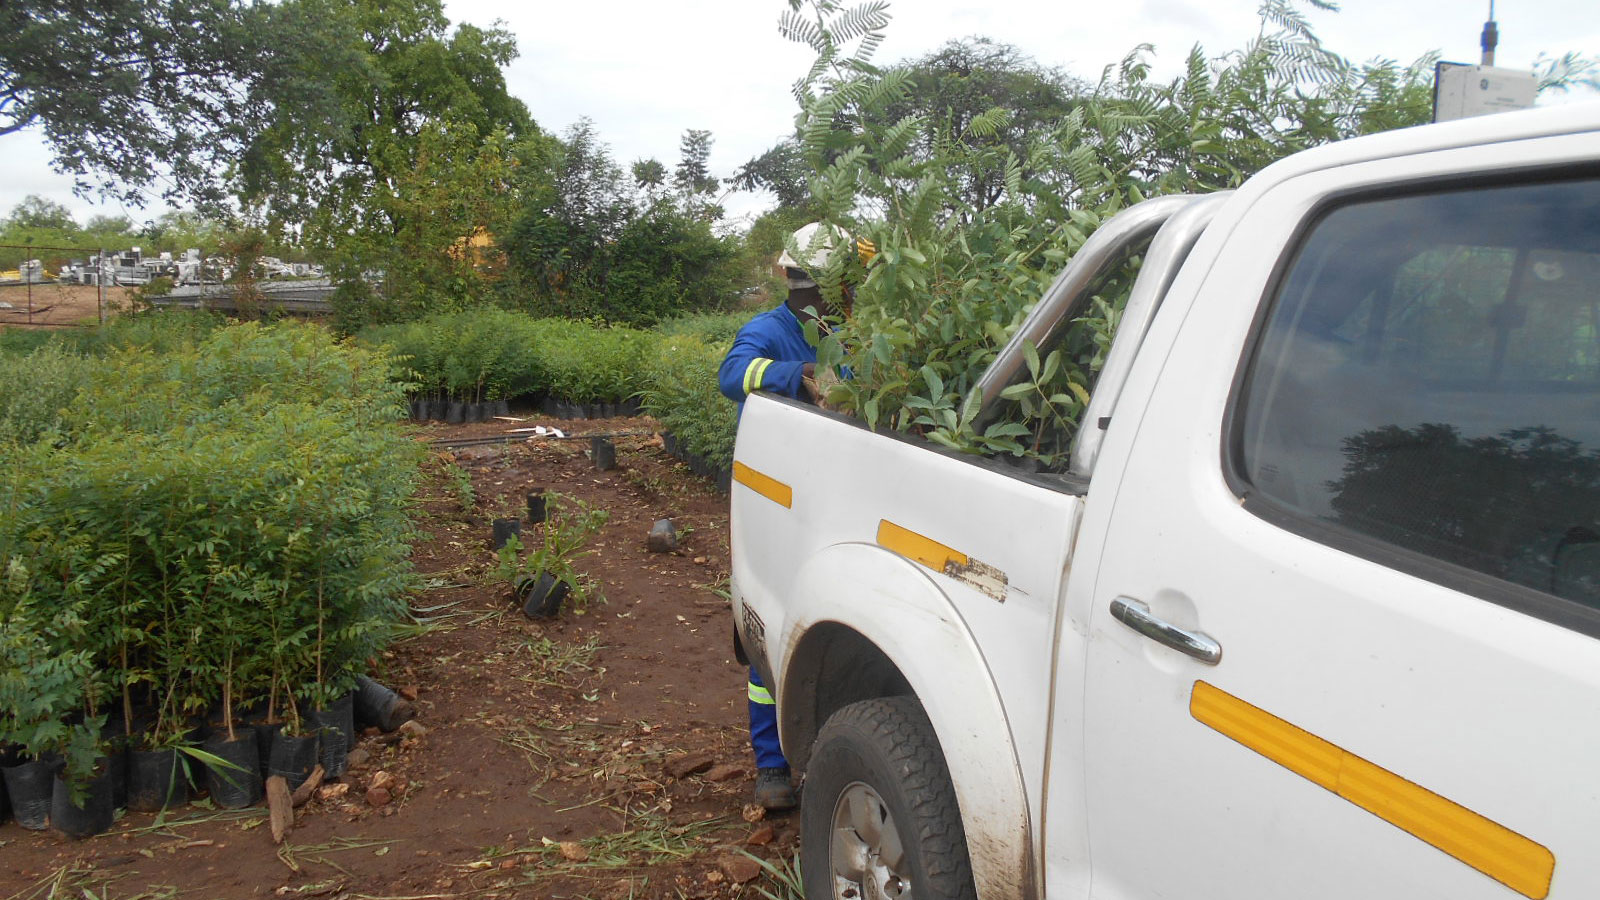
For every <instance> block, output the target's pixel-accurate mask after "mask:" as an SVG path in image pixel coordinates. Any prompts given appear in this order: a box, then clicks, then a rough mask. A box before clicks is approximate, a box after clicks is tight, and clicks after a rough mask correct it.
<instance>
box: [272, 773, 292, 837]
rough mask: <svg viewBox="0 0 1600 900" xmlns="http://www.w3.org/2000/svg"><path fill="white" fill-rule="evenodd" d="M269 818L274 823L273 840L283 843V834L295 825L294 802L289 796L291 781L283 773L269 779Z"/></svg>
mask: <svg viewBox="0 0 1600 900" xmlns="http://www.w3.org/2000/svg"><path fill="white" fill-rule="evenodd" d="M267 819H268V821H269V822H270V823H271V825H272V842H273V843H274V844H281V843H283V836H284V835H285V834H287V833H288V832H289V828H290V826H292V825H294V803H293V801H292V799H291V798H290V797H289V781H288V779H286V778H284V777H283V776H282V775H273V776H271V777H269V778H268V779H267Z"/></svg>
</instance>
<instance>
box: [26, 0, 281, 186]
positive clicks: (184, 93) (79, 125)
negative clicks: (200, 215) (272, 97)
mask: <svg viewBox="0 0 1600 900" xmlns="http://www.w3.org/2000/svg"><path fill="white" fill-rule="evenodd" d="M281 13H282V10H280V9H279V8H277V7H274V6H270V5H266V4H258V3H253V2H251V3H246V2H237V0H162V2H152V0H5V2H3V3H0V34H3V35H4V36H5V37H4V39H3V40H0V136H4V135H8V134H12V133H14V132H17V131H20V130H22V129H24V128H28V127H30V126H37V127H38V128H40V129H41V130H42V132H43V134H44V137H45V140H46V141H48V142H49V144H50V147H51V149H52V151H53V152H54V154H55V160H54V165H55V167H56V168H57V169H58V170H59V171H62V172H65V173H69V174H72V175H74V176H76V177H77V183H78V189H79V191H80V192H90V191H95V190H98V191H101V192H104V193H107V194H111V195H114V196H116V197H117V198H119V199H121V200H122V201H123V202H125V203H132V204H135V205H137V204H141V203H143V202H144V201H145V200H146V199H147V197H148V196H149V195H150V194H152V193H154V194H159V195H160V196H163V197H167V198H171V199H196V200H202V201H216V200H218V199H220V198H221V196H222V189H221V182H220V180H219V178H218V176H219V175H220V174H221V173H222V172H223V171H224V170H225V169H226V167H227V165H228V163H229V162H230V161H231V160H232V159H233V158H234V157H235V156H236V155H237V153H238V151H239V149H240V147H241V146H242V137H243V134H244V133H245V132H246V131H247V130H248V124H249V123H250V121H252V119H253V112H254V110H253V108H252V106H251V103H250V95H251V93H252V91H254V90H256V89H257V87H258V86H259V84H260V80H261V78H262V76H263V73H264V59H265V56H266V54H267V53H268V49H269V46H270V44H269V42H275V41H293V40H295V39H297V38H298V37H300V35H298V34H295V33H290V32H288V31H286V29H285V27H284V26H283V25H282V24H281V22H280V20H282V19H284V18H286V17H283V16H282V15H281Z"/></svg>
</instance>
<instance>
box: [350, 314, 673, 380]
mask: <svg viewBox="0 0 1600 900" xmlns="http://www.w3.org/2000/svg"><path fill="white" fill-rule="evenodd" d="M361 340H362V342H363V343H367V344H370V345H374V346H376V345H386V346H388V347H389V348H390V350H391V352H392V354H393V356H394V357H395V359H396V360H397V361H398V364H399V365H400V366H401V367H402V369H401V373H400V376H401V377H402V378H403V379H404V380H406V381H408V382H409V383H410V385H411V387H412V390H413V391H414V392H416V393H421V394H424V395H426V396H430V397H437V398H442V397H450V398H453V399H457V400H462V401H469V402H478V401H481V400H496V399H503V398H509V397H516V396H521V395H526V394H531V393H538V392H543V393H546V394H549V395H551V396H554V397H559V398H563V399H567V400H573V401H576V402H580V403H588V402H591V401H598V402H616V401H620V400H625V399H627V398H628V397H631V396H633V395H634V394H636V393H638V392H639V390H640V389H641V388H642V387H643V377H644V376H643V371H642V370H643V366H644V360H645V358H646V356H647V355H648V352H649V345H650V344H651V342H652V341H653V340H654V337H653V336H652V335H651V334H650V333H648V332H642V331H636V330H634V329H631V328H622V327H609V328H608V327H604V326H597V325H593V324H590V323H587V322H575V321H571V320H568V319H531V318H529V317H527V316H524V315H521V314H518V313H512V312H506V311H504V310H500V309H495V308H493V307H485V308H480V309H474V310H470V311H467V312H462V313H453V314H448V315H442V316H433V317H430V318H427V319H423V320H421V321H418V322H411V323H408V324H405V325H390V326H383V327H380V328H372V329H368V330H367V331H364V332H362V334H361Z"/></svg>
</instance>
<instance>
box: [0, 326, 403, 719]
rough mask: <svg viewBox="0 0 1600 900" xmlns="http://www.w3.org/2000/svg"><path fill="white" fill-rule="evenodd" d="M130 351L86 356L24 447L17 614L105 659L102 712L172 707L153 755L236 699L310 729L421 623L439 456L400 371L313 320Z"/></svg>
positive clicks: (7, 565) (8, 564)
mask: <svg viewBox="0 0 1600 900" xmlns="http://www.w3.org/2000/svg"><path fill="white" fill-rule="evenodd" d="M159 318H161V319H162V320H166V319H167V318H168V317H166V316H162V317H159ZM173 321H179V320H178V319H176V318H174V320H173ZM138 327H139V328H149V327H150V326H148V325H141V326H138ZM174 330H178V329H174ZM144 336H145V337H149V335H148V334H146V335H144ZM123 337H124V338H127V337H129V335H127V334H124V335H123ZM113 343H115V342H113V341H106V342H105V343H103V344H100V345H99V347H98V349H100V350H101V351H102V352H104V354H105V355H104V356H103V357H102V358H96V357H84V358H80V359H79V360H78V362H80V363H82V364H84V365H85V366H86V367H87V368H88V371H90V372H92V373H93V377H84V376H82V375H81V372H80V371H79V370H74V369H72V368H71V367H70V366H68V368H67V370H68V375H67V376H63V377H62V378H61V379H60V380H61V381H62V382H73V381H74V380H75V381H76V388H75V392H74V393H72V395H71V397H70V398H69V399H68V400H67V402H66V403H65V404H63V405H62V407H61V408H60V409H59V411H58V412H57V413H56V414H55V416H54V418H53V419H52V420H51V421H50V422H49V423H48V427H47V428H41V427H39V425H38V424H37V421H36V420H37V418H38V416H37V415H34V414H33V413H31V412H28V411H27V410H23V413H21V414H18V415H17V416H16V420H15V421H12V422H11V424H10V426H9V430H8V431H7V432H6V433H7V434H8V435H9V437H10V440H11V441H12V443H10V444H9V445H8V446H7V447H6V451H7V455H8V459H10V460H11V461H12V463H13V465H12V466H10V467H8V468H7V469H6V470H5V472H4V476H3V477H4V479H5V482H4V483H3V484H0V487H3V488H5V489H6V495H5V498H4V499H3V500H0V503H3V504H4V505H3V507H0V567H3V571H5V572H6V573H7V575H8V577H7V580H6V581H5V583H4V585H3V588H4V590H3V593H0V612H4V611H6V610H11V611H12V615H11V616H10V619H8V620H7V621H10V620H21V619H31V628H32V629H33V631H34V632H35V633H37V634H42V635H44V636H45V639H46V640H47V641H49V642H50V646H51V649H52V651H53V652H54V653H56V654H57V655H62V654H68V653H78V652H82V653H85V654H87V656H88V658H89V659H91V660H92V664H93V665H92V671H93V675H92V676H90V677H88V678H87V679H85V684H84V686H83V691H82V706H83V708H84V711H85V712H86V713H89V714H91V715H93V714H98V713H105V712H110V711H113V710H115V711H116V712H118V713H119V714H120V715H121V716H122V717H124V718H125V720H126V721H127V722H128V723H129V724H131V720H132V718H133V708H134V707H135V706H136V705H141V706H147V707H149V708H150V709H152V710H153V712H154V715H155V718H156V722H155V726H154V729H153V730H152V732H151V733H150V734H148V735H147V736H146V737H145V739H146V741H147V742H149V743H151V744H154V745H173V744H176V743H177V742H179V741H181V740H182V738H183V735H184V734H185V733H186V731H187V729H188V727H189V726H188V718H189V717H190V716H191V715H195V714H200V713H205V712H207V711H209V710H213V709H215V708H216V707H217V705H218V704H220V709H219V710H217V713H216V714H217V715H218V717H219V719H220V720H221V721H224V722H226V723H229V724H231V720H232V719H233V718H235V716H236V715H237V713H238V711H239V710H240V709H241V708H242V707H243V706H244V705H246V704H253V703H260V704H263V705H265V706H267V707H268V709H269V710H270V712H272V713H273V714H278V715H283V716H285V717H287V718H288V719H289V720H290V724H291V726H294V725H295V724H296V723H295V715H296V711H297V704H296V703H295V701H296V700H309V701H312V702H320V701H324V700H326V699H327V698H329V697H331V696H334V695H336V694H337V693H339V692H340V691H342V690H343V689H346V688H348V686H349V685H350V683H351V680H352V679H353V677H354V676H355V675H356V674H358V673H359V672H360V671H362V669H363V668H364V666H365V665H366V661H367V660H368V659H369V658H370V657H371V656H373V655H374V654H375V653H376V652H377V651H378V650H379V649H381V647H382V646H383V645H384V644H385V643H386V642H387V641H388V639H389V634H390V630H391V628H392V627H393V623H394V622H396V621H397V620H398V619H399V617H400V614H401V612H402V611H403V609H404V595H405V592H406V591H407V590H408V588H409V586H410V574H409V572H410V568H409V563H408V561H407V557H408V552H409V549H408V547H407V545H406V540H407V537H408V535H409V534H410V525H409V522H408V520H407V509H408V506H409V503H408V498H409V496H410V494H411V491H412V486H413V481H414V475H415V471H416V467H417V464H418V462H419V461H420V456H421V455H422V453H423V451H422V449H421V448H420V446H419V445H418V444H416V442H414V441H412V440H410V439H408V438H407V437H406V436H405V435H404V434H402V433H401V432H400V431H399V429H397V428H396V427H394V424H393V423H394V420H395V419H396V417H397V413H398V411H399V409H400V402H401V396H402V393H401V392H402V388H401V386H399V385H398V384H395V383H393V382H391V381H390V380H389V378H388V375H389V372H390V371H391V368H392V363H391V361H390V360H389V359H388V358H387V357H386V356H385V355H383V354H382V353H381V352H374V351H371V350H366V349H362V348H358V347H354V346H351V345H349V344H345V343H340V342H337V341H335V340H333V339H332V338H331V337H330V336H329V335H328V334H327V333H326V332H325V331H324V330H322V329H319V328H315V327H312V326H306V325H299V324H292V323H285V324H280V325H275V326H262V325H259V324H247V325H238V326H233V327H229V328H223V329H219V330H215V331H212V332H211V333H209V334H205V335H198V336H191V337H190V339H188V340H186V341H163V342H162V343H166V344H167V346H166V347H165V349H163V350H161V351H156V350H152V349H149V348H148V347H145V346H139V345H137V344H128V343H124V344H123V345H122V346H113ZM44 352H47V351H38V353H36V354H35V355H36V356H37V355H38V354H39V353H44ZM49 352H56V353H60V351H49ZM27 359H30V360H31V359H32V357H29V358H27ZM68 362H70V358H69V359H68ZM58 390H59V392H60V393H61V395H62V396H66V394H67V389H66V388H65V387H61V388H59V389H58ZM0 409H3V410H7V411H9V410H13V409H20V407H17V406H16V405H15V404H12V405H11V406H0ZM29 416H33V419H29V418H28V417H29ZM7 418H8V419H9V418H10V414H9V412H8V415H7ZM5 421H6V420H4V419H0V424H3V423H5ZM28 421H32V422H33V425H32V426H31V427H32V432H33V433H38V434H44V435H46V436H47V438H46V439H45V440H34V441H31V442H30V433H29V431H28V430H27V429H25V428H24V427H23V425H25V424H27V422H28ZM29 610H33V611H42V610H49V611H50V612H49V613H48V614H41V615H37V616H31V615H28V614H27V611H29ZM17 611H21V612H17ZM63 658H65V657H63ZM118 707H120V708H118ZM8 709H9V707H8ZM3 712H4V710H0V713H3Z"/></svg>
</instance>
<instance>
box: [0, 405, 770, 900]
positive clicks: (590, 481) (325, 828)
mask: <svg viewBox="0 0 1600 900" xmlns="http://www.w3.org/2000/svg"><path fill="white" fill-rule="evenodd" d="M523 424H526V425H532V424H556V425H559V426H561V427H563V428H570V429H571V430H574V431H579V432H585V433H589V432H610V431H633V430H647V429H649V428H650V426H651V423H650V422H649V420H647V419H625V420H611V421H587V422H552V421H549V420H544V419H535V420H529V421H528V422H526V423H523ZM505 427H507V426H506V423H485V424H479V425H466V426H442V425H431V426H426V427H423V428H419V429H418V436H419V439H440V438H461V437H467V436H474V435H486V434H497V433H500V432H502V431H503V430H504V428H505ZM616 443H617V449H618V454H617V455H618V462H619V465H618V468H617V469H615V470H612V471H607V472H601V471H598V470H596V469H595V467H594V465H593V464H592V462H591V461H590V460H589V459H588V458H587V447H588V442H587V441H550V440H546V441H541V442H538V443H534V444H527V443H512V444H504V445H496V446H477V447H469V448H464V449H461V450H457V451H453V452H452V451H444V450H440V451H438V453H437V456H438V464H435V465H431V466H430V467H429V469H430V470H431V473H432V474H431V475H430V477H429V481H428V483H427V485H426V487H425V488H424V490H423V492H422V501H421V506H422V515H421V516H420V518H419V524H420V526H421V531H422V534H421V535H420V536H419V538H418V540H417V541H416V542H415V545H414V549H413V559H414V561H415V563H416V567H417V569H418V570H419V572H421V573H423V575H424V576H425V578H426V579H427V582H426V583H427V588H426V590H424V591H423V592H422V593H420V594H419V595H418V596H417V597H416V598H415V600H414V608H415V609H416V610H418V614H419V615H420V616H423V617H427V618H431V619H432V625H433V627H431V628H430V629H428V630H426V631H425V632H423V633H422V634H420V635H419V636H416V637H414V638H411V639H408V640H405V641H403V642H402V643H400V644H398V645H396V646H395V647H394V648H393V649H392V650H391V651H390V652H389V653H388V654H387V658H386V659H384V660H383V661H382V665H381V666H380V672H379V676H380V679H381V680H383V681H385V682H386V683H388V684H389V685H391V686H393V687H395V688H397V689H402V690H403V691H404V692H405V693H408V694H409V693H414V694H415V696H416V697H417V705H418V707H419V709H420V711H421V714H420V717H419V719H418V722H420V723H421V724H422V726H423V727H424V728H425V729H426V733H424V734H420V735H417V736H401V735H400V734H395V735H383V734H379V733H376V731H375V730H372V729H369V731H368V733H367V734H366V735H365V736H364V737H363V738H362V740H361V741H360V743H359V745H358V748H357V753H356V754H355V757H354V758H355V759H357V760H360V759H362V758H363V757H364V761H362V762H360V763H359V764H358V765H356V766H354V768H353V769H352V771H351V772H350V773H349V774H347V775H346V776H344V778H343V779H341V780H340V781H339V782H338V783H337V784H335V785H333V786H331V787H326V788H324V789H323V790H322V791H321V792H319V796H317V797H316V798H315V799H313V800H311V802H310V803H309V804H308V805H307V806H306V807H305V808H303V809H302V810H300V811H299V813H300V816H299V820H298V821H297V822H296V824H295V826H294V828H293V829H292V830H291V831H290V833H289V835H288V837H287V839H286V841H285V843H284V844H283V845H281V846H275V845H274V844H273V842H272V838H271V835H270V834H269V828H268V827H267V817H266V811H265V809H264V808H262V807H256V808H254V809H250V810H243V811H236V812H218V811H215V810H208V809H204V808H196V807H195V806H189V807H184V808H183V809H181V810H178V811H175V812H173V813H169V814H168V815H167V816H165V817H164V818H158V817H157V816H155V815H151V814H144V813H129V814H127V815H125V816H124V817H123V818H121V819H120V820H119V821H118V823H117V824H116V825H115V826H114V827H113V829H112V830H111V832H110V833H109V834H106V835H102V836H99V837H96V838H91V839H89V840H86V841H81V842H74V841H69V840H67V839H65V838H62V837H59V836H57V835H55V834H54V833H52V832H43V833H35V832H30V831H26V830H24V829H22V828H20V827H19V826H17V825H16V824H15V823H11V824H6V825H3V826H0V897H5V898H12V900H23V898H27V900H44V898H65V897H73V898H93V900H110V898H118V900H137V898H150V900H155V898H166V897H195V898H219V900H233V898H244V897H262V896H275V897H329V898H394V900H398V898H417V900H420V898H446V897H482V898H547V897H548V898H567V897H571V898H580V897H587V898H595V900H623V898H666V897H673V898H678V897H682V898H711V897H751V898H754V897H759V896H762V892H763V891H766V892H772V893H774V894H776V895H778V896H783V893H782V889H781V886H780V885H779V884H778V883H777V882H776V881H775V880H774V879H775V876H774V874H773V872H772V871H770V870H764V869H762V868H761V867H759V866H758V865H757V864H756V862H755V861H754V860H753V859H752V858H751V857H750V856H748V855H746V854H747V853H748V854H753V855H754V856H756V857H760V858H762V859H766V860H772V861H775V863H774V864H775V865H777V866H780V867H781V866H782V865H784V864H785V861H787V860H789V859H791V858H792V856H793V852H794V847H795V841H796V831H797V827H798V822H797V819H796V818H795V817H792V816H775V817H771V818H766V817H763V816H762V815H761V811H760V810H759V809H758V808H755V807H752V806H748V805H747V804H748V802H749V797H750V790H751V786H752V779H753V776H754V766H753V762H752V759H751V755H750V751H749V745H748V740H747V735H746V730H745V712H744V709H745V703H744V699H743V682H744V674H743V670H742V668H741V667H740V666H739V665H738V663H737V662H735V661H734V659H733V657H732V649H731V646H730V628H731V626H730V620H729V614H728V603H727V600H726V598H725V595H724V594H723V593H719V591H721V590H722V589H724V588H725V586H726V576H727V572H728V533H727V499H726V497H725V496H723V495H721V494H719V493H717V492H716V491H715V490H714V489H713V488H711V487H710V486H709V485H708V484H707V483H706V482H704V481H703V480H701V479H699V478H696V477H694V476H692V475H690V474H689V473H688V471H687V470H686V469H685V468H684V467H683V466H681V465H679V464H678V463H676V462H675V461H674V460H672V459H671V458H670V457H668V456H666V455H665V453H664V452H663V451H662V450H661V449H660V447H659V444H658V442H657V439H655V438H654V437H653V436H633V437H619V438H617V439H616ZM445 462H453V463H454V464H456V465H459V466H460V467H461V468H462V469H464V470H466V471H467V472H468V473H470V475H471V479H472V485H473V487H474V489H475V491H476V494H477V502H476V504H475V505H474V507H473V508H471V509H470V510H466V509H463V508H462V507H461V504H460V502H459V500H458V493H457V492H456V491H455V489H454V488H453V487H452V484H453V482H452V480H451V479H450V478H449V477H447V476H446V474H445V473H446V471H447V467H446V466H444V465H443V463H445ZM539 487H543V488H547V489H549V490H553V491H559V492H562V493H566V494H570V495H572V496H575V497H577V498H579V499H582V500H585V501H587V502H589V503H591V504H594V505H596V506H598V507H601V508H604V509H606V510H608V511H610V513H611V519H610V522H609V524H607V525H606V527H605V529H604V530H603V531H602V533H601V534H600V535H599V536H598V537H597V538H596V540H595V541H594V543H593V544H592V545H591V546H592V549H593V550H595V551H596V552H595V555H593V556H591V557H589V558H587V559H585V560H583V561H582V562H581V563H580V564H579V566H578V568H579V569H580V570H582V571H584V572H586V573H587V574H588V575H589V576H590V577H591V578H592V579H593V580H594V581H595V582H596V583H597V584H598V585H599V587H600V590H601V591H603V593H604V595H605V599H604V601H603V602H598V601H597V602H594V603H591V604H590V605H589V606H588V608H587V609H584V610H581V611H580V610H573V609H567V610H564V611H563V613H562V615H561V616H560V617H559V618H557V619H555V620H551V621H544V622H537V621H531V620H528V619H526V618H524V617H523V616H522V614H521V613H520V612H519V611H517V610H516V609H515V608H514V607H513V606H512V605H511V597H510V593H509V590H508V589H507V587H506V586H505V585H504V584H492V583H488V582H487V581H486V579H485V577H484V574H485V570H486V569H487V568H488V567H489V564H490V563H491V562H492V561H493V555H492V554H491V553H490V552H489V550H488V543H489V538H490V519H491V518H492V517H493V516H496V515H501V514H516V513H518V512H523V511H525V503H524V496H525V494H526V493H527V492H528V491H529V490H531V489H534V488H539ZM662 517H670V518H672V519H673V520H674V522H675V523H676V524H677V525H678V527H679V528H680V529H681V530H683V531H684V532H686V534H685V537H684V541H683V546H682V548H681V549H680V550H679V552H678V553H676V554H665V555H660V554H652V553H650V552H648V551H647V550H646V548H645V537H646V534H647V533H648V532H649V529H650V526H651V524H652V522H654V520H656V519H658V518H662ZM524 528H525V529H527V528H528V527H527V526H526V525H525V526H524ZM696 757H697V758H696ZM696 762H698V765H692V763H696ZM707 765H709V766H710V768H706V766H707ZM684 768H693V769H695V771H694V772H693V773H690V774H684V773H682V771H681V770H682V769H684ZM674 771H678V772H679V773H680V776H681V777H675V776H674V775H673V774H671V773H672V772H674ZM380 773H381V774H380ZM374 779H377V780H378V782H379V783H383V782H385V781H392V785H391V787H392V790H391V791H389V794H390V798H389V800H388V802H387V803H383V802H381V801H382V800H383V799H384V798H383V797H382V796H381V795H379V794H373V795H371V797H370V799H369V794H368V788H369V787H370V786H371V785H372V784H373V782H374Z"/></svg>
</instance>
